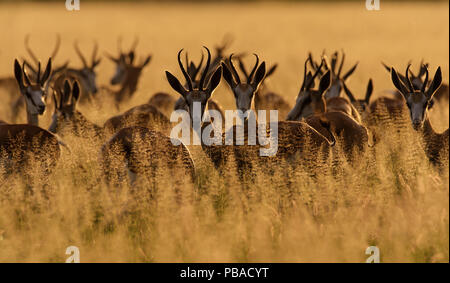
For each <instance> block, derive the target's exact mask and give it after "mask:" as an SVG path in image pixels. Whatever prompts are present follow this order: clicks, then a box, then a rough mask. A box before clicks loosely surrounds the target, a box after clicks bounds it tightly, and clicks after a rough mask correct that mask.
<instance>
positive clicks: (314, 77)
mask: <svg viewBox="0 0 450 283" xmlns="http://www.w3.org/2000/svg"><path fill="white" fill-rule="evenodd" d="M324 62H325V58H322V62H321V63H320V65H319V67H318V68H317V70H316V72H315V73H314V76H312V78H311V80H310V81H309V82H308V85H307V86H306V89H309V87H310V86H311V84H312V83H313V82H314V80H315V79H316V77H317V75H318V74H319V72H320V70H321V69H322V66H323V63H324Z"/></svg>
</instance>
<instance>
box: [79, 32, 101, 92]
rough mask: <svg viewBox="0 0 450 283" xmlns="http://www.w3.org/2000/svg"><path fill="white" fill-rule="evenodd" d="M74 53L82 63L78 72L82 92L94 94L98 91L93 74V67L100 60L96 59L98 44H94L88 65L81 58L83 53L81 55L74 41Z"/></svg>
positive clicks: (94, 74) (95, 77)
mask: <svg viewBox="0 0 450 283" xmlns="http://www.w3.org/2000/svg"><path fill="white" fill-rule="evenodd" d="M74 47H75V51H76V53H77V54H78V57H80V60H81V62H82V63H83V67H82V68H81V69H79V70H78V73H79V75H80V76H79V77H80V78H79V79H80V80H81V81H80V83H81V84H82V85H83V90H84V91H86V92H88V93H92V94H96V93H97V91H98V88H97V82H96V80H97V75H96V73H95V67H97V66H98V64H100V61H101V58H97V52H98V44H97V43H95V45H94V50H93V51H92V59H91V62H90V64H89V63H88V62H87V60H86V58H85V57H84V56H83V53H81V50H80V48H79V47H78V42H77V41H75V43H74Z"/></svg>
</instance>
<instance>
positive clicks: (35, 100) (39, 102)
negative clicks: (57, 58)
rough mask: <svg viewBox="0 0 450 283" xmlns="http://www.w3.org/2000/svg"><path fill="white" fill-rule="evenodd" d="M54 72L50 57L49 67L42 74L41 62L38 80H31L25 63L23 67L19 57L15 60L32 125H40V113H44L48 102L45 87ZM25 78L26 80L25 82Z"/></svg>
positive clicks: (17, 79)
mask: <svg viewBox="0 0 450 283" xmlns="http://www.w3.org/2000/svg"><path fill="white" fill-rule="evenodd" d="M51 72H52V59H51V58H49V59H48V63H47V67H46V68H45V71H44V73H43V74H42V76H41V64H40V63H39V64H38V71H37V76H36V82H31V80H30V78H29V77H28V74H27V72H26V70H25V65H24V64H23V66H22V67H21V66H20V64H19V61H17V59H16V60H15V61H14V75H15V77H16V81H17V83H18V85H19V89H20V92H21V94H22V95H23V96H24V98H25V102H26V110H27V122H28V124H30V125H34V126H38V125H39V121H38V119H39V118H38V117H39V115H42V114H44V112H45V108H46V103H45V97H46V95H47V92H46V91H45V89H44V86H45V83H46V82H47V80H48V79H49V77H50V74H51ZM24 80H25V82H24Z"/></svg>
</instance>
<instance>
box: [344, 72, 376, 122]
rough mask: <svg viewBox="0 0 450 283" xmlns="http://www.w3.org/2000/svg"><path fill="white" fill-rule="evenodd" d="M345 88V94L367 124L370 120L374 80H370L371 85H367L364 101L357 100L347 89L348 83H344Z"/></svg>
mask: <svg viewBox="0 0 450 283" xmlns="http://www.w3.org/2000/svg"><path fill="white" fill-rule="evenodd" d="M343 87H344V92H345V94H346V95H347V97H348V98H349V99H350V102H351V103H352V104H353V106H354V107H355V108H356V110H357V111H358V113H359V114H360V115H361V117H362V118H361V120H362V121H364V122H365V123H366V124H367V122H368V118H369V105H370V97H371V96H372V93H373V81H372V79H369V83H368V84H367V89H366V94H365V96H364V99H356V97H355V95H354V94H353V93H352V91H351V90H350V89H349V88H348V87H347V84H346V83H343ZM360 123H361V122H360Z"/></svg>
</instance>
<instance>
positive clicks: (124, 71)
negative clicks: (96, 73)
mask: <svg viewBox="0 0 450 283" xmlns="http://www.w3.org/2000/svg"><path fill="white" fill-rule="evenodd" d="M120 42H121V39H120V38H119V43H118V45H119V55H118V56H117V57H114V56H111V55H107V57H108V58H109V59H110V60H111V61H113V62H114V63H115V64H116V71H115V73H114V75H113V77H112V78H111V84H112V85H118V84H124V83H125V82H126V81H136V82H137V80H138V78H139V77H140V75H141V73H142V70H143V69H144V67H145V66H147V65H148V63H150V61H151V59H152V56H151V55H148V56H147V58H146V59H145V60H143V61H142V62H141V63H138V64H137V65H135V63H136V62H135V59H136V47H137V44H138V42H139V41H138V39H137V38H136V39H135V41H134V43H133V45H132V47H131V48H130V51H128V52H123V51H122V48H121V47H120V45H121V44H120Z"/></svg>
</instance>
